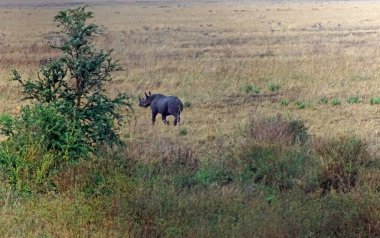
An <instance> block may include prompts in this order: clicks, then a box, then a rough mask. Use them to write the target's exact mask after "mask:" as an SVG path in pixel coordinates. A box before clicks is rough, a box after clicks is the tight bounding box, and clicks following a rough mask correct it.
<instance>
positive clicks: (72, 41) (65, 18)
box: [12, 7, 131, 145]
mask: <svg viewBox="0 0 380 238" xmlns="http://www.w3.org/2000/svg"><path fill="white" fill-rule="evenodd" d="M91 18H93V13H92V12H88V11H86V7H79V8H77V9H74V10H71V9H68V10H64V11H60V12H59V13H58V14H57V15H56V16H55V17H54V21H55V22H57V23H58V27H61V29H62V30H61V32H60V38H61V40H60V41H59V43H58V45H54V46H53V47H54V48H55V49H58V50H59V51H60V52H61V56H60V57H59V58H57V59H55V60H53V61H51V62H50V63H48V64H46V65H44V66H42V68H41V70H40V72H39V76H38V79H36V80H32V79H27V80H24V79H22V77H21V75H20V74H19V73H18V72H17V71H16V70H13V71H12V79H13V80H15V81H17V82H19V83H20V84H21V85H22V87H23V92H24V94H26V98H28V99H33V100H35V101H37V102H39V103H47V104H52V103H53V104H55V105H57V107H56V108H57V109H59V111H60V112H61V114H66V115H67V118H71V120H75V121H77V122H75V123H79V125H80V126H81V131H82V133H84V134H85V137H86V138H87V140H86V141H87V143H88V144H89V145H94V144H96V145H100V144H102V143H109V144H112V143H117V142H120V140H119V136H118V133H117V130H118V125H120V122H121V121H122V114H121V111H120V108H121V107H122V106H126V107H130V106H131V104H130V103H129V102H128V100H127V95H125V94H119V95H118V96H116V97H115V98H110V97H109V96H108V95H107V94H106V93H105V85H106V83H107V82H109V81H111V80H112V77H111V73H112V72H115V71H120V70H121V66H120V65H119V64H118V62H117V61H115V60H113V59H112V57H111V53H112V50H108V51H104V50H98V49H97V48H96V46H95V45H94V44H93V38H94V36H96V35H99V34H101V33H102V32H103V29H102V28H101V27H99V26H97V25H96V24H94V23H89V22H88V21H89V20H90V19H91ZM70 80H72V81H73V82H74V83H69V81H70ZM115 122H117V123H115Z"/></svg>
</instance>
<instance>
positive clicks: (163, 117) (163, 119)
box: [162, 115, 170, 125]
mask: <svg viewBox="0 0 380 238" xmlns="http://www.w3.org/2000/svg"><path fill="white" fill-rule="evenodd" d="M162 121H163V122H164V123H165V124H166V125H169V124H170V123H169V122H168V120H166V116H164V115H162Z"/></svg>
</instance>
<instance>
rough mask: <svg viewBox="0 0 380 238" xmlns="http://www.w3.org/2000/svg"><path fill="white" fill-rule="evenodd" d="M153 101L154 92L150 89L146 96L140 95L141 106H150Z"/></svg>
mask: <svg viewBox="0 0 380 238" xmlns="http://www.w3.org/2000/svg"><path fill="white" fill-rule="evenodd" d="M151 103H152V93H151V92H150V91H149V94H146V93H145V98H142V97H141V96H139V106H140V107H149V106H150V104H151Z"/></svg>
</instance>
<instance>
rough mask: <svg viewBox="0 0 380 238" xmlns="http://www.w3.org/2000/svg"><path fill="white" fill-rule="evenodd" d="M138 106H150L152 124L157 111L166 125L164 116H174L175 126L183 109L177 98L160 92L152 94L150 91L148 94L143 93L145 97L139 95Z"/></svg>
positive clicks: (167, 123)
mask: <svg viewBox="0 0 380 238" xmlns="http://www.w3.org/2000/svg"><path fill="white" fill-rule="evenodd" d="M139 106H140V107H149V106H150V107H151V109H152V123H153V125H154V123H155V121H156V116H157V113H160V114H161V115H162V121H163V122H164V123H165V124H166V125H169V122H168V121H167V120H166V116H169V115H172V116H174V117H175V119H174V125H175V126H176V125H177V124H178V123H179V121H180V115H181V111H182V109H183V103H182V102H181V100H179V98H177V97H175V96H165V95H162V94H152V93H151V92H149V94H146V93H145V99H143V98H141V97H140V96H139Z"/></svg>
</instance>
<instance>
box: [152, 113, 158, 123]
mask: <svg viewBox="0 0 380 238" xmlns="http://www.w3.org/2000/svg"><path fill="white" fill-rule="evenodd" d="M157 113H158V112H157V111H152V124H153V125H154V123H155V122H156V116H157Z"/></svg>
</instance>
